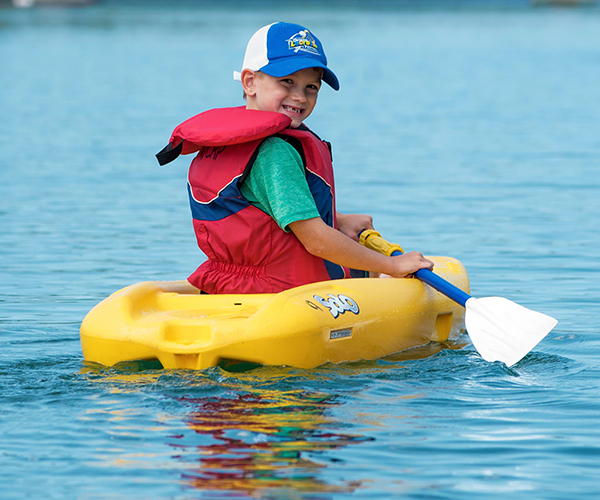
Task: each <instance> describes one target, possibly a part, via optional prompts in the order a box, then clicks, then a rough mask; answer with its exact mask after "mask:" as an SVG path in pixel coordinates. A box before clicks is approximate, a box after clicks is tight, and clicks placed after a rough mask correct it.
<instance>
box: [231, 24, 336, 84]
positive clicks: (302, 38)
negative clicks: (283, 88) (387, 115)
mask: <svg viewBox="0 0 600 500" xmlns="http://www.w3.org/2000/svg"><path fill="white" fill-rule="evenodd" d="M306 68H323V81H324V82H325V83H327V84H328V85H329V86H330V87H331V88H333V89H334V90H339V88H340V82H339V81H338V79H337V77H336V76H335V75H334V74H333V71H331V70H330V69H329V68H328V67H327V57H325V52H324V51H323V45H321V41H320V40H319V39H318V38H317V37H316V36H315V35H313V34H312V33H311V32H310V31H309V30H307V29H306V28H305V27H303V26H300V25H299V24H290V23H273V24H269V25H268V26H265V27H264V28H261V29H259V30H258V31H257V32H256V33H254V35H252V38H250V41H249V42H248V46H247V47H246V55H245V56H244V64H243V66H242V71H243V70H245V69H250V70H252V71H262V72H263V73H266V74H267V75H271V76H274V77H277V78H278V77H282V76H287V75H291V74H292V73H295V72H296V71H300V70H301V69H306ZM241 76H242V75H241V73H240V72H237V71H234V72H233V78H234V80H238V81H241V79H242V78H241Z"/></svg>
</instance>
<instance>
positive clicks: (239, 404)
mask: <svg viewBox="0 0 600 500" xmlns="http://www.w3.org/2000/svg"><path fill="white" fill-rule="evenodd" d="M182 401H183V402H185V403H186V404H191V405H193V406H194V407H195V409H194V410H193V411H192V412H191V414H190V415H189V418H188V419H187V424H188V425H189V427H190V429H193V431H194V432H195V433H196V434H198V435H203V436H210V437H211V438H212V439H211V440H210V442H209V443H207V444H197V443H195V442H194V441H195V440H194V439H193V438H191V439H190V438H189V436H184V435H181V436H173V438H172V441H171V442H170V444H171V446H173V447H174V448H178V449H180V450H182V451H183V452H184V453H182V455H179V456H176V457H175V458H178V459H181V460H185V461H188V460H190V453H191V455H192V459H194V460H196V461H197V469H196V470H195V471H194V472H193V473H186V474H184V476H183V477H184V479H185V480H186V481H187V483H188V484H189V485H190V486H192V487H194V488H200V489H203V490H204V489H218V490H237V491H245V492H247V493H251V494H254V493H257V492H261V491H266V490H273V489H286V490H287V489H292V490H295V491H303V492H308V491H319V492H324V491H335V492H352V491H354V490H355V489H356V488H357V487H359V486H360V484H361V482H360V481H343V482H342V483H340V484H327V483H326V482H325V481H324V480H323V479H322V478H320V477H319V471H320V469H322V468H325V467H327V463H328V462H330V461H335V460H336V459H334V458H332V457H331V456H329V455H328V453H327V452H328V450H332V449H336V448H342V447H345V446H348V445H351V444H357V443H361V442H364V441H366V440H370V439H368V438H364V437H363V436H360V435H356V434H349V433H341V432H339V431H337V430H333V428H334V427H336V426H337V425H339V424H337V423H336V422H335V420H334V419H333V418H332V417H330V416H328V410H329V409H330V408H331V407H333V406H335V405H336V404H339V403H337V402H336V401H335V398H334V397H331V396H329V395H326V394H317V393H309V392H304V391H299V390H293V391H278V390H261V389H252V390H251V391H249V392H244V393H239V392H238V393H237V394H235V395H233V397H232V398H220V397H213V398H182Z"/></svg>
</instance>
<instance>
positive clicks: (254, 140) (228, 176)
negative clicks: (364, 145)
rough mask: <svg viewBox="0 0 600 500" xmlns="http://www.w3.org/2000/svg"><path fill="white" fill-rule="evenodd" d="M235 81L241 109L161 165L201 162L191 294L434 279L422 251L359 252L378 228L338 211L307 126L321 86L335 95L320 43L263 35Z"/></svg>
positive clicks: (175, 148) (218, 115)
mask: <svg viewBox="0 0 600 500" xmlns="http://www.w3.org/2000/svg"><path fill="white" fill-rule="evenodd" d="M234 78H235V79H237V80H239V81H241V83H242V86H243V88H244V96H245V98H246V106H245V108H229V109H221V110H211V111H208V112H205V113H201V114H200V115H197V116H196V117H193V118H191V119H190V120H188V121H186V122H184V123H183V124H181V125H180V126H179V127H177V128H176V129H175V131H174V132H173V135H172V137H171V141H170V144H169V146H167V148H165V150H163V151H161V153H159V155H157V156H158V157H159V162H161V164H164V163H166V162H168V161H170V160H171V159H173V157H172V155H173V153H174V154H175V157H176V156H177V155H178V154H179V153H184V154H185V153H190V152H195V151H198V155H197V156H196V158H195V159H194V161H193V162H192V165H191V167H190V172H189V176H188V192H189V195H190V203H191V208H192V215H193V219H194V221H193V222H194V229H195V232H196V238H197V241H198V245H199V246H200V248H201V249H202V251H203V252H204V253H206V255H207V256H208V260H207V261H206V262H204V263H203V264H202V265H201V266H200V267H199V268H198V269H197V270H196V272H194V273H193V274H192V275H191V276H190V277H189V278H188V280H189V281H190V283H192V285H194V286H196V287H197V288H199V289H200V290H202V291H204V292H206V293H273V292H279V291H282V290H285V289H288V288H292V287H294V286H299V285H303V284H306V283H312V282H317V281H325V280H329V279H339V278H344V277H349V271H348V268H354V269H364V270H366V271H371V272H375V273H385V274H388V275H390V276H393V277H398V278H400V277H405V276H408V275H410V274H412V273H414V272H416V271H417V270H419V269H422V268H427V269H432V268H433V263H432V262H431V261H429V260H427V259H425V258H424V257H423V256H422V255H421V254H420V253H418V252H409V253H407V254H405V255H402V256H399V257H386V256H384V255H381V254H379V253H376V252H373V251H372V250H369V249H367V248H365V247H363V246H361V245H360V244H359V243H358V235H359V234H360V232H361V231H362V230H363V229H370V228H372V218H371V217H370V216H367V215H355V214H352V215H350V214H339V213H337V212H336V210H335V189H334V182H333V167H332V162H331V154H330V150H329V147H328V146H329V145H328V144H327V143H325V142H324V141H321V140H320V139H319V138H318V137H317V136H316V135H315V134H313V133H312V132H311V131H310V130H309V129H308V128H307V127H306V126H305V125H303V122H304V120H306V118H308V117H309V116H310V114H311V113H312V112H313V110H314V108H315V105H316V102H317V96H318V93H319V89H320V87H321V83H322V81H324V82H325V83H327V84H328V85H330V86H331V87H332V88H333V89H334V90H338V89H339V82H338V79H337V77H336V76H335V74H334V73H333V72H332V71H331V70H330V69H329V68H328V67H327V59H326V57H325V54H324V52H323V47H322V45H321V42H320V41H319V39H318V38H317V37H315V36H314V35H313V34H312V33H311V32H310V31H309V30H307V29H306V28H304V27H302V26H299V25H297V24H288V23H274V24H271V25H268V26H265V27H264V28H261V29H260V30H258V31H257V32H256V33H255V34H254V35H253V36H252V38H251V39H250V41H249V43H248V46H247V49H246V54H245V57H244V63H243V68H242V72H241V73H234ZM161 155H162V158H161ZM165 156H169V158H166V159H165V158H164V157H165Z"/></svg>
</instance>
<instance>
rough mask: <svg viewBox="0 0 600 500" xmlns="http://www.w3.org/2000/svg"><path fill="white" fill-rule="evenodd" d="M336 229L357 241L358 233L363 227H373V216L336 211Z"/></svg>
mask: <svg viewBox="0 0 600 500" xmlns="http://www.w3.org/2000/svg"><path fill="white" fill-rule="evenodd" d="M337 223H338V231H340V232H341V233H343V234H345V235H346V236H348V238H352V239H353V240H354V241H358V235H359V234H360V233H361V231H364V230H365V229H373V217H371V216H370V215H363V214H341V213H339V212H337Z"/></svg>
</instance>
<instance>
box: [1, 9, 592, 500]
mask: <svg viewBox="0 0 600 500" xmlns="http://www.w3.org/2000/svg"><path fill="white" fill-rule="evenodd" d="M382 3H383V4H387V6H385V5H384V6H383V7H381V6H380V8H376V9H371V10H369V9H366V8H364V7H360V6H357V5H359V4H353V5H354V7H349V6H347V5H346V4H344V3H343V2H337V3H335V4H334V5H333V6H329V7H327V5H325V6H324V5H321V4H320V3H316V2H315V3H309V4H308V7H306V6H304V7H302V6H301V5H300V4H293V5H286V6H285V9H284V7H282V5H281V4H274V3H271V4H269V5H267V6H265V7H256V6H254V7H253V8H250V7H248V6H247V5H245V4H232V3H221V4H216V3H215V4H212V5H209V4H206V3H204V4H193V3H191V2H188V3H180V4H177V7H176V8H174V9H169V8H167V7H166V5H167V4H166V3H165V4H161V3H149V4H148V6H147V7H146V8H143V7H142V6H141V5H140V3H139V2H138V3H137V4H133V3H130V4H124V3H117V2H113V3H109V2H105V3H99V4H97V5H94V6H91V7H82V8H68V7H59V8H34V9H20V10H19V9H12V8H8V7H7V6H6V4H3V5H4V8H2V7H1V6H0V61H2V69H1V70H0V129H1V130H2V134H0V151H2V155H1V159H0V238H1V239H0V242H1V243H2V244H1V246H0V345H1V348H0V397H1V402H2V404H1V406H0V484H2V488H1V491H2V493H0V496H1V497H2V498H6V499H24V498H32V499H33V498H34V499H38V498H44V499H63V498H76V499H109V498H110V499H127V500H130V499H147V498H168V499H192V498H273V499H280V498H291V499H319V500H321V499H338V498H369V499H373V498H399V497H402V498H411V499H412V498H414V499H417V498H421V499H425V498H427V499H457V500H458V499H461V500H463V499H480V498H486V499H487V498H491V499H505V498H507V497H508V498H511V499H532V498H535V499H538V498H540V499H542V498H543V499H560V500H563V499H564V500H572V499H591V498H598V497H600V480H599V478H600V384H599V378H600V361H599V354H600V328H599V323H600V321H599V319H600V312H599V309H600V306H599V302H600V258H599V250H598V249H599V248H600V231H599V229H600V227H599V225H598V220H600V202H599V198H600V173H599V171H598V168H599V165H600V139H599V138H600V106H598V103H599V102H600V85H599V82H600V9H599V8H598V7H597V6H592V7H588V8H575V9H565V8H539V7H532V6H531V5H529V4H528V3H526V2H516V1H512V2H504V3H503V2H500V1H498V2H482V3H476V2H447V3H445V2H436V3H433V4H427V6H426V7H424V6H422V4H419V3H416V2H412V3H408V4H403V3H399V4H398V5H399V7H398V8H392V7H390V5H392V4H391V2H387V3H386V2H382ZM219 5H220V6H219ZM278 19H285V20H290V21H295V22H299V23H302V24H306V25H308V26H310V27H311V28H312V29H313V30H314V31H315V32H316V33H317V35H318V36H319V37H320V38H321V40H322V41H323V42H324V44H325V47H326V50H327V54H328V57H329V59H330V66H331V67H332V68H333V70H334V71H335V72H336V73H337V75H338V77H339V78H340V81H341V84H342V89H341V91H340V92H339V93H336V92H334V91H332V90H331V89H328V88H324V89H323V92H322V95H321V96H320V101H319V104H318V106H317V109H316V111H315V113H314V114H313V116H311V118H310V119H309V123H308V124H309V126H311V127H312V128H313V129H315V130H316V131H317V132H318V133H319V134H320V135H322V136H323V137H326V138H327V139H329V140H331V141H332V142H333V145H334V159H335V165H336V173H337V179H338V200H339V208H340V210H341V211H349V212H358V213H371V214H372V215H373V216H374V217H375V222H376V227H377V228H378V229H379V230H380V231H381V232H382V233H383V234H384V236H386V237H387V238H388V239H390V240H393V241H397V242H399V243H401V244H402V245H403V246H404V248H406V249H419V250H421V251H423V252H425V253H429V254H442V255H452V256H454V257H457V258H458V259H460V260H461V261H462V262H463V263H464V264H465V266H466V267H467V270H468V271H469V275H470V278H471V286H472V291H473V294H474V295H475V296H478V297H480V296H488V295H498V296H503V297H507V298H510V299H512V300H514V301H516V302H519V303H521V304H523V305H525V306H527V307H530V308H532V309H535V310H539V311H542V312H545V313H547V314H550V315H552V316H554V317H556V318H558V319H559V321H560V323H559V325H558V326H557V328H556V329H555V330H554V331H552V332H551V333H550V334H549V335H548V337H547V338H546V339H544V340H543V341H542V342H541V344H539V345H538V346H537V347H536V348H535V349H534V351H533V352H532V353H531V354H529V355H528V356H527V357H526V358H525V359H524V360H522V361H521V362H519V363H518V364H517V365H515V366H514V367H513V368H511V369H508V368H506V367H504V366H503V365H501V364H498V363H492V364H490V363H486V362H485V361H483V360H482V359H481V358H480V357H479V356H478V354H477V353H476V351H475V350H474V348H473V347H472V345H471V343H470V342H469V339H468V337H466V336H465V337H464V338H462V339H461V342H460V343H459V345H455V346H453V347H455V348H454V349H443V350H440V347H441V346H435V345H433V346H429V347H428V348H425V349H421V350H417V351H414V352H411V353H408V354H406V353H405V354H403V355H399V356H396V357H393V358H391V359H388V360H383V361H368V362H362V363H353V364H346V365H340V366H324V367H321V368H318V369H314V370H298V369H291V368H285V367H263V368H259V369H257V370H254V371H250V372H246V373H241V374H234V373H228V372H224V371H222V370H220V369H211V370H207V371H204V372H190V371H167V370H157V369H155V367H152V366H147V365H140V364H136V363H131V364H129V365H125V366H121V367H119V368H110V369H101V368H99V367H97V366H96V367H94V366H86V365H85V364H84V363H83V358H82V355H81V350H80V345H79V324H80V322H81V320H82V319H83V317H84V316H85V314H86V313H87V312H88V311H89V310H90V309H91V308H92V307H93V306H94V305H95V304H96V303H98V302H99V301H100V300H102V299H103V298H104V297H106V296H107V295H109V294H110V293H112V292H113V291H115V290H117V289H119V288H122V287H123V286H126V285H128V284H131V283H135V282H139V281H144V280H158V279H165V280H170V279H183V278H185V277H186V276H187V275H188V274H189V273H190V272H191V271H192V270H193V269H195V268H196V266H197V265H198V264H199V263H200V262H201V259H202V255H201V254H200V252H199V251H198V250H197V248H196V245H195V241H194V236H193V232H192V229H191V223H190V215H189V213H188V210H189V209H188V205H187V198H186V196H187V195H186V190H185V180H186V167H187V159H179V160H178V161H177V162H175V163H174V164H172V165H169V166H168V167H166V168H162V169H161V168H159V167H158V166H157V163H156V161H155V158H154V154H155V153H156V152H157V151H158V150H160V149H161V148H162V147H163V146H164V145H165V144H166V141H167V140H168V137H169V134H170V132H171V130H172V128H173V127H174V126H175V125H176V124H178V123H179V122H180V121H182V120H184V119H186V118H188V117H189V116H191V115H193V114H195V113H197V112H200V111H202V110H205V109H208V108H211V107H216V106H230V105H238V104H241V103H242V100H241V95H240V94H241V89H240V88H239V84H238V83H236V82H233V81H232V80H231V72H232V70H234V69H239V65H240V64H241V60H242V56H243V50H244V47H245V43H246V41H247V39H248V38H249V36H250V35H251V34H252V33H253V32H254V30H255V29H257V28H259V27H261V26H263V25H265V24H267V23H269V22H272V21H274V20H278ZM461 346H463V347H462V348H459V347H461Z"/></svg>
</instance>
